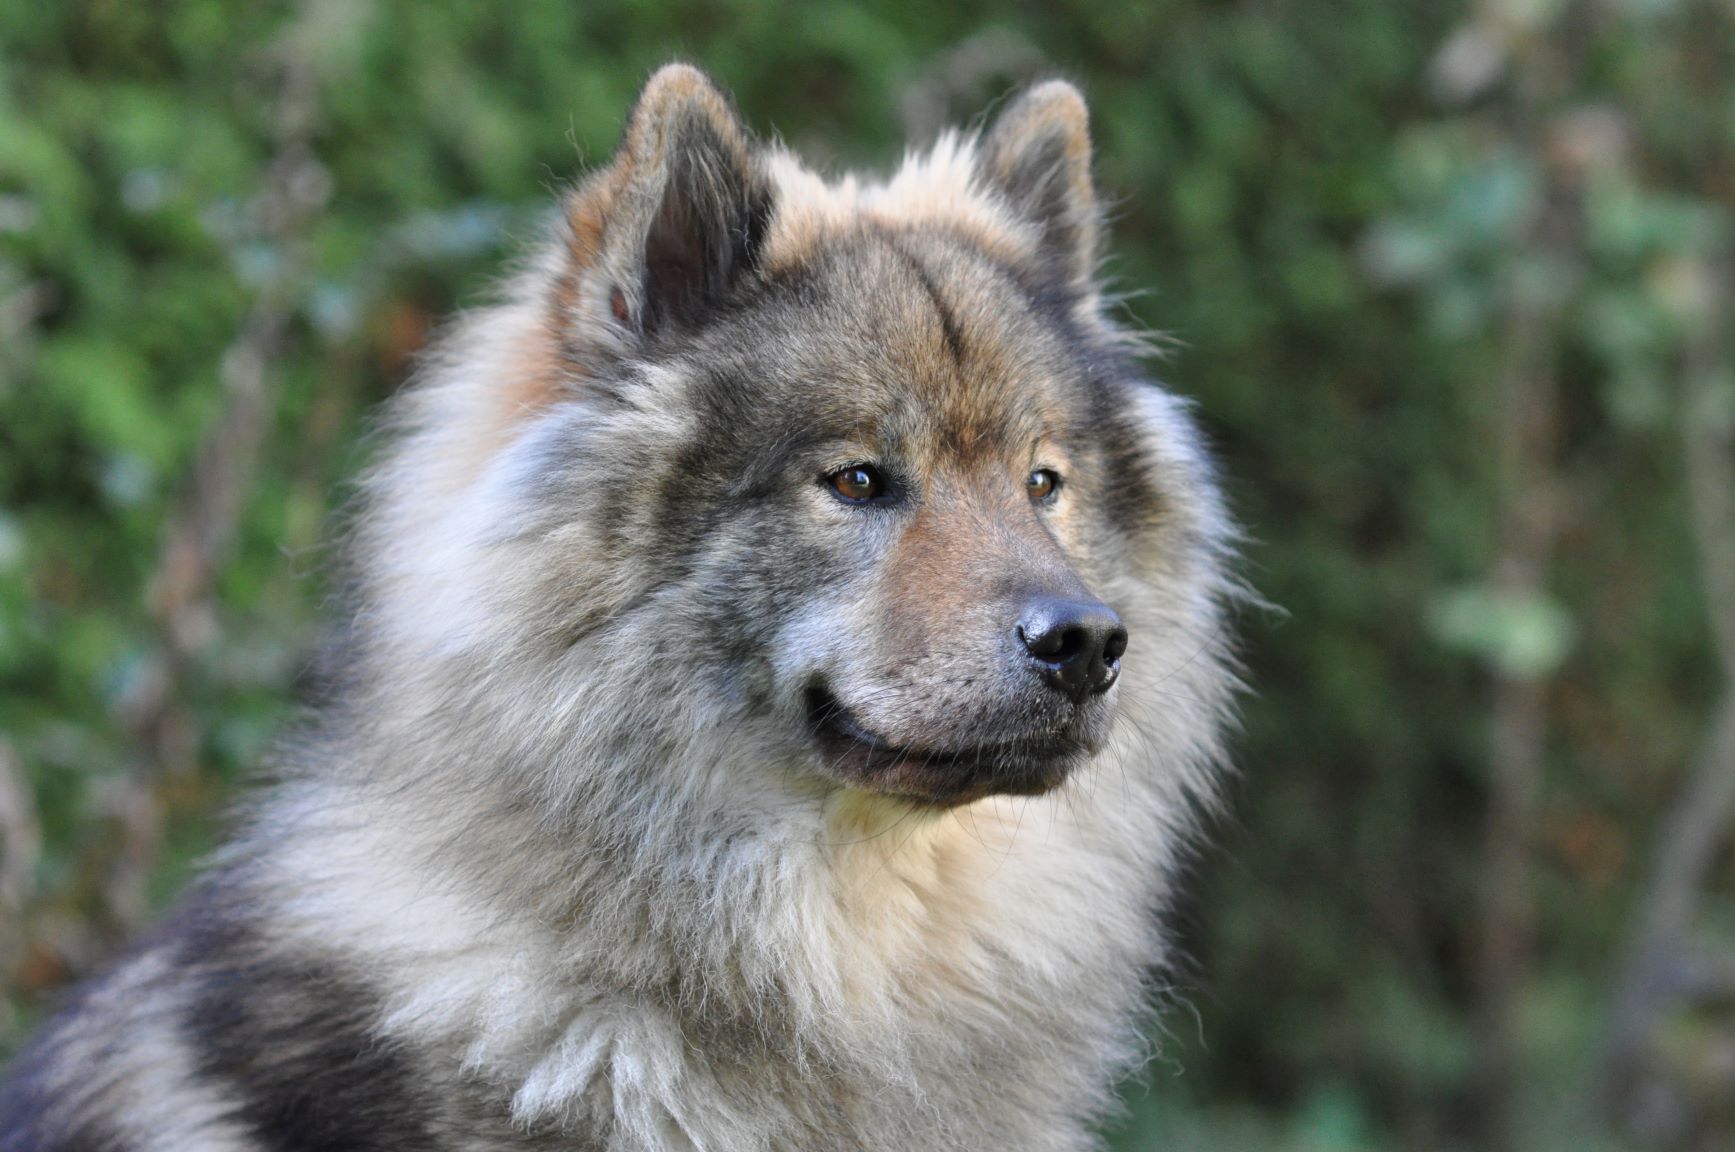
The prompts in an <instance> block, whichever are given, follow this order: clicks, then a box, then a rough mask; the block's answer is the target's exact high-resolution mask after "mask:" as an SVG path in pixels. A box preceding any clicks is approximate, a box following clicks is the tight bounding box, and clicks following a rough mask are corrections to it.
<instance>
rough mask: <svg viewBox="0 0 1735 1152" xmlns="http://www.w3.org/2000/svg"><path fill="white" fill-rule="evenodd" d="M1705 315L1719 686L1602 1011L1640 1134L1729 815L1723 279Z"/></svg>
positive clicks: (1729, 558) (1730, 497) (1707, 482)
mask: <svg viewBox="0 0 1735 1152" xmlns="http://www.w3.org/2000/svg"><path fill="white" fill-rule="evenodd" d="M1710 284H1711V285H1712V290H1711V293H1710V304H1711V307H1710V310H1709V315H1708V317H1707V319H1706V322H1704V323H1703V324H1702V325H1701V326H1700V331H1699V332H1698V334H1697V336H1696V338H1695V339H1694V340H1693V341H1692V342H1691V343H1690V344H1689V346H1688V349H1687V353H1686V363H1685V365H1684V369H1685V377H1686V380H1685V390H1684V391H1685V394H1684V396H1683V403H1682V405H1681V446H1682V449H1683V458H1684V461H1685V465H1686V480H1687V495H1688V498H1689V501H1690V504H1691V511H1692V526H1693V535H1694V541H1695V544H1696V546H1697V551H1698V557H1699V577H1700V582H1701V583H1702V585H1703V586H1704V595H1705V609H1706V614H1707V616H1708V617H1709V620H1710V625H1711V627H1710V634H1711V639H1712V642H1713V645H1714V646H1715V650H1716V656H1717V661H1718V664H1719V666H1720V668H1721V669H1722V674H1723V687H1722V694H1721V698H1720V700H1719V702H1718V704H1717V707H1716V712H1715V718H1714V719H1713V721H1712V723H1711V728H1710V731H1709V732H1708V733H1707V734H1706V736H1705V739H1704V742H1703V744H1702V745H1701V747H1700V749H1699V752H1698V755H1697V756H1696V757H1695V759H1694V762H1693V766H1692V771H1691V774H1690V775H1689V776H1688V779H1687V782H1686V784H1685V786H1684V787H1683V788H1682V789H1681V792H1680V795H1679V797H1677V799H1676V801H1675V804H1674V807H1673V808H1672V809H1671V810H1670V812H1669V814H1668V816H1667V818H1666V819H1665V820H1664V822H1663V826H1662V830H1661V832H1660V834H1659V836H1658V839H1657V848H1656V856H1655V858H1654V861H1653V863H1652V866H1651V874H1650V881H1649V883H1647V884H1646V885H1645V888H1644V890H1643V891H1642V892H1641V893H1640V896H1639V900H1638V905H1637V907H1638V909H1639V915H1638V918H1637V923H1636V925H1635V926H1634V929H1633V933H1632V937H1631V939H1630V940H1629V942H1628V945H1627V951H1626V961H1625V964H1624V966H1623V969H1622V975H1621V978H1620V981H1619V983H1618V984H1617V985H1616V988H1615V995H1614V1000H1613V1007H1612V1009H1611V1014H1610V1021H1609V1028H1608V1041H1607V1051H1606V1053H1605V1058H1604V1069H1605V1076H1606V1078H1607V1081H1608V1084H1609V1087H1610V1088H1611V1089H1612V1091H1611V1092H1610V1093H1609V1094H1608V1099H1609V1100H1610V1101H1611V1103H1612V1105H1613V1107H1614V1109H1615V1111H1616V1112H1617V1114H1618V1115H1617V1117H1616V1118H1617V1119H1618V1120H1620V1121H1622V1122H1624V1123H1625V1124H1627V1125H1628V1126H1629V1127H1631V1128H1633V1129H1634V1130H1635V1131H1636V1132H1638V1133H1639V1134H1641V1135H1648V1136H1656V1135H1660V1134H1661V1133H1660V1131H1659V1130H1660V1129H1662V1128H1666V1127H1669V1126H1671V1125H1672V1123H1673V1120H1672V1118H1671V1114H1672V1113H1674V1112H1675V1111H1676V1110H1675V1109H1671V1108H1669V1107H1668V1101H1667V1099H1666V1093H1664V1092H1663V1091H1662V1088H1661V1086H1660V1085H1657V1084H1652V1083H1647V1080H1648V1076H1647V1059H1646V1055H1647V1049H1648V1047H1649V1045H1650V1044H1651V1041H1652V1039H1653V1038H1654V1036H1655V1033H1656V1030H1657V1026H1658V1024H1659V1022H1660V1021H1661V1019H1662V1018H1663V1016H1664V1015H1665V1014H1666V1013H1667V1012H1668V1011H1669V1009H1670V1007H1671V1006H1672V1005H1674V1004H1675V1003H1677V1002H1678V1001H1680V1000H1682V999H1686V998H1692V997H1693V996H1694V995H1695V994H1696V993H1695V986H1696V985H1697V984H1698V983H1699V982H1698V981H1696V980H1693V979H1692V978H1691V973H1692V972H1693V971H1695V970H1696V969H1697V968H1698V967H1699V966H1698V965H1695V964H1694V963H1692V958H1691V956H1690V955H1689V952H1690V949H1689V946H1688V939H1687V937H1688V933H1689V931H1690V929H1691V926H1692V923H1693V920H1694V918H1695V916H1696V914H1697V910H1698V905H1699V896H1700V893H1701V891H1702V889H1703V888H1704V886H1705V882H1706V879H1707V878H1708V875H1709V873H1710V870H1711V866H1712V863H1713V860H1714V857H1715V854H1716V851H1717V848H1718V846H1719V845H1720V844H1721V843H1722V841H1723V838H1724V836H1725V835H1726V834H1727V832H1728V829H1729V826H1730V821H1731V817H1732V815H1735V413H1732V412H1731V411H1730V406H1731V398H1730V397H1729V396H1728V395H1727V394H1726V393H1725V391H1724V389H1725V387H1726V385H1727V375H1726V374H1727V371H1728V367H1729V365H1728V352H1727V348H1726V346H1725V341H1726V339H1727V328H1728V325H1729V324H1730V322H1731V320H1732V319H1735V316H1732V315H1731V309H1730V307H1729V300H1730V286H1729V283H1728V276H1727V274H1726V273H1720V274H1718V275H1715V276H1713V277H1711V279H1710Z"/></svg>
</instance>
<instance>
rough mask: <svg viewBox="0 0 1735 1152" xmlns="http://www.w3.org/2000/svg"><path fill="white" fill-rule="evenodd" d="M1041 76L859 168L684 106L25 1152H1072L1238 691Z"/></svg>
mask: <svg viewBox="0 0 1735 1152" xmlns="http://www.w3.org/2000/svg"><path fill="white" fill-rule="evenodd" d="M1099 216H1100V214H1099V211H1098V206H1097V202H1096V199H1095V196H1094V193H1093V190H1092V181H1091V173H1090V140H1089V131H1088V125H1087V119H1086V112H1085V106H1084V102H1083V101H1082V99H1081V98H1080V96H1079V94H1078V92H1077V91H1076V90H1075V89H1073V88H1072V87H1071V86H1069V85H1067V84H1065V83H1062V82H1050V83H1045V84H1041V85H1038V86H1037V87H1035V88H1033V89H1031V90H1029V91H1028V92H1026V93H1024V94H1023V95H1022V96H1021V97H1019V98H1017V99H1015V100H1014V101H1012V102H1011V103H1010V104H1009V106H1008V107H1007V108H1006V109H1005V111H1004V112H1003V113H1002V114H1001V115H1000V116H999V117H998V118H997V119H996V120H995V122H994V123H993V124H992V126H991V127H989V128H988V129H987V130H986V131H985V132H983V133H981V134H980V135H947V136H945V137H942V138H941V139H940V141H939V142H938V143H937V144H936V145H934V147H933V148H932V150H931V151H929V152H927V153H925V154H922V155H916V156H912V157H911V158H909V159H907V160H906V161H905V162H904V164H903V166H902V168H900V169H899V170H898V172H897V174H896V175H895V176H893V177H892V178H891V179H890V180H889V181H887V182H885V183H876V182H872V181H867V180H861V179H857V178H854V177H846V178H844V179H842V180H840V181H837V182H835V183H828V182H827V181H826V180H825V179H823V178H822V177H820V176H818V175H816V174H814V173H813V172H811V171H809V170H808V169H806V168H804V167H803V166H802V165H801V163H800V162H799V161H798V160H797V159H796V158H795V157H793V156H792V155H790V154H789V153H788V152H786V151H784V150H782V149H781V148H778V147H776V146H775V145H767V144H762V143H759V142H757V141H755V139H754V138H753V137H752V136H750V135H749V134H748V132H747V130H746V129H745V128H744V127H743V126H742V124H741V122H740V121H739V120H738V119H737V116H736V114H735V112H734V111H733V109H732V107H731V105H730V103H729V101H728V100H727V99H726V98H725V97H724V96H723V95H721V94H720V93H719V92H718V90H717V89H716V88H715V87H713V86H712V84H711V83H710V82H709V81H708V80H707V79H706V78H705V77H704V76H703V75H701V74H700V73H698V72H696V71H694V70H693V69H692V68H689V67H685V66H680V65H675V66H670V67H667V68H664V69H663V70H662V71H660V72H658V73H657V74H656V75H655V76H654V77H652V79H651V80H650V83H649V84H648V85H647V87H646V88H645V90H644V93H643V94H642V96H641V97H640V99H639V101H638V104H637V106H636V107H635V108H634V110H633V112H632V113H631V116H630V118H629V120H628V122H627V126H626V131H625V135H624V141H623V143H622V144H621V146H620V150H619V152H618V154H617V155H616V156H615V157H614V158H613V160H612V161H611V162H610V164H609V165H608V167H606V168H604V169H603V170H601V171H599V172H597V173H595V174H594V175H592V176H591V177H590V178H589V179H588V180H587V181H586V182H585V183H584V184H583V185H582V186H580V187H579V188H578V189H577V190H576V191H575V192H573V193H571V194H570V195H568V196H567V197H566V198H565V200H564V202H563V204H562V205H561V210H560V212H559V213H558V219H557V220H556V222H555V224H554V226H553V228H552V231H551V233H550V235H549V238H548V240H547V242H546V243H545V244H543V245H542V246H541V248H540V249H539V250H538V251H537V252H536V253H535V254H534V256H533V257H532V259H531V260H530V262H529V263H528V264H527V265H526V266H525V268H524V269H523V271H522V272H521V273H520V274H519V275H518V276H517V277H516V278H515V279H514V280H513V281H512V282H511V284H510V286H509V288H508V289H507V290H506V292H505V294H504V302H503V303H501V304H499V305H497V306H495V307H492V308H488V309H485V310H483V311H480V312H478V313H477V314H475V315H472V316H470V317H468V318H466V319H464V320H463V321H462V322H460V323H459V324H458V325H457V326H456V329H455V330H454V331H453V332H451V333H450V334H449V335H448V336H447V337H446V339H445V340H444V342H443V343H442V344H441V346H440V351H439V352H438V354H437V355H435V356H434V357H433V358H432V359H431V360H430V361H429V362H428V364H427V365H426V367H425V370H424V372H423V378H422V379H421V381H420V382H419V383H418V384H416V385H415V386H414V387H413V388H412V389H410V390H409V391H408V392H407V393H406V395H405V396H404V397H403V399H402V400H401V401H400V402H399V404H398V406H397V408H396V411H395V422H394V435H393V436H392V438H391V446H390V447H389V448H388V449H387V450H386V452H385V455H384V458H383V460H382V462H381V463H380V464H379V466H378V468H377V469H376V470H375V471H374V472H373V473H372V474H371V477H370V479H369V481H368V483H367V489H366V492H367V495H366V498H365V507H364V509H363V511H362V513H361V515H360V518H359V527H358V529H357V532H356V538H355V539H354V541H353V542H352V543H353V555H354V563H355V578H354V584H355V587H354V603H355V608H354V612H353V618H352V622H351V628H350V629H349V630H348V633H347V636H348V640H347V642H346V643H345V645H344V648H345V652H344V655H343V657H342V666H343V672H342V673H341V675H340V677H339V679H338V686H337V689H336V690H335V691H334V693H333V699H332V701H331V703H330V704H329V705H328V706H326V708H325V710H324V714H323V716H322V718H321V720H320V722H319V723H318V725H317V727H316V728H315V729H314V731H313V732H312V733H311V734H309V735H307V736H305V737H303V738H302V739H301V740H300V741H299V743H298V744H296V745H295V746H294V747H293V748H292V749H291V750H290V752H289V753H288V754H287V755H286V756H285V757H284V760H283V763H282V764H281V765H280V776H281V779H280V780H279V782H277V783H276V784H275V785H273V786H272V787H271V788H270V789H269V790H267V791H265V792H263V794H261V795H260V796H259V797H258V798H257V799H256V801H255V802H254V803H253V805H252V806H251V808H250V809H249V810H248V813H247V817H246V819H245V821H244V824H243V827H242V830H241V831H240V832H239V834H238V836H237V838H236V839H235V842H234V844H233V845H232V846H231V847H230V848H229V849H228V850H227V851H225V852H224V853H223V854H221V856H220V857H219V858H218V859H217V861H215V863H214V865H213V866H212V868H211V870H210V872H209V874H208V875H207V876H206V878H205V879H204V881H203V882H202V883H201V884H200V885H199V887H198V888H197V889H196V891H195V892H194V893H193V894H192V895H191V896H190V898H189V900H188V901H187V903H186V904H185V906H184V908H183V909H182V911H181V912H180V913H179V914H178V915H176V916H175V917H174V918H173V919H171V920H170V922H169V923H168V924H167V925H166V926H165V927H164V928H163V929H162V930H161V931H160V932H159V933H157V934H156V935H153V936H151V937H149V938H148V939H146V940H145V941H144V942H143V943H141V944H140V945H139V946H138V947H137V948H136V949H135V950H134V951H133V952H132V953H131V955H130V957H129V958H128V959H126V960H125V961H124V962H123V963H121V964H120V965H119V966H118V967H117V968H116V969H115V970H114V971H113V972H112V973H110V974H109V975H108V976H107V977H106V978H104V979H102V980H99V981H98V982H96V983H95V984H93V985H91V986H90V987H88V988H86V989H85V990H84V991H83V992H82V993H81V994H79V995H78V996H77V997H76V998H75V999H74V1000H73V1001H72V1003H71V1004H70V1005H69V1006H68V1007H67V1008H66V1010H65V1011H64V1013H63V1014H62V1015H61V1016H60V1017H59V1018H58V1019H57V1020H56V1021H55V1022H53V1023H51V1024H50V1025H49V1026H48V1027H47V1029H46V1030H45V1031H44V1032H43V1034H42V1035H41V1036H40V1037H39V1038H38V1039H37V1041H36V1043H35V1045H34V1046H33V1047H32V1048H31V1049H30V1050H28V1051H27V1052H26V1053H25V1054H24V1055H23V1057H22V1058H21V1059H20V1060H19V1062H18V1064H17V1067H16V1068H15V1069H14V1070H13V1072H12V1079H11V1082H10V1085H9V1087H8V1088H7V1089H6V1090H5V1093H4V1095H3V1097H0V1149H4V1150H5V1152H26V1150H30V1152H46V1150H53V1152H98V1150H100V1152H140V1150H144V1149H160V1150H163V1152H198V1150H209V1152H242V1150H272V1152H314V1150H331V1152H336V1150H339V1149H341V1150H345V1152H355V1150H368V1149H373V1150H400V1149H401V1150H412V1149H414V1150H422V1149H477V1150H482V1149H599V1150H602V1149H606V1150H610V1152H616V1150H618V1152H627V1150H652V1149H657V1150H661V1149H710V1150H716V1152H733V1150H737V1149H788V1150H800V1152H827V1150H836V1152H846V1150H847V1152H859V1150H861V1149H872V1150H897V1152H911V1150H916V1149H971V1150H973V1149H1005V1150H1008V1152H1037V1150H1042V1149H1083V1148H1089V1147H1092V1146H1094V1145H1095V1143H1096V1141H1097V1138H1096V1136H1095V1135H1094V1134H1093V1132H1094V1126H1095V1124H1096V1123H1097V1122H1098V1121H1099V1120H1100V1119H1101V1117H1102V1115H1103V1113H1104V1112H1105V1110H1108V1109H1110V1108H1111V1107H1112V1104H1113V1099H1114V1096H1113V1089H1114V1086H1115V1084H1116V1081H1117V1078H1119V1077H1121V1076H1122V1075H1123V1074H1124V1073H1126V1072H1127V1071H1128V1069H1129V1068H1130V1067H1131V1066H1132V1065H1134V1064H1135V1063H1136V1062H1137V1061H1138V1059H1139V1057H1140V1055H1141V1051H1142V1048H1141V1039H1140V1037H1141V1028H1142V1024H1143V1023H1144V1020H1143V1017H1144V1015H1145V1012H1144V1008H1145V1006H1146V1004H1147V1003H1148V1000H1149V989H1150V983H1151V974H1152V972H1153V971H1154V970H1156V966H1158V965H1160V963H1161V961H1162V959H1163V955H1164V946H1163V945H1164V937H1163V934H1162V933H1161V931H1160V930H1159V927H1158V922H1157V914H1158V912H1159V911H1160V909H1161V907H1162V905H1163V903H1164V900H1165V896H1166V892H1167V883H1168V879H1167V878H1168V877H1170V876H1171V875H1172V874H1173V870H1174V864H1175V862H1176V858H1177V856H1178V855H1179V854H1180V853H1181V852H1182V851H1183V849H1184V846H1185V844H1186V843H1187V842H1188V840H1189V830H1190V828H1191V827H1192V826H1193V823H1194V816H1193V813H1194V810H1195V808H1196V807H1197V805H1198V804H1199V802H1200V801H1201V799H1203V798H1204V797H1206V796H1207V794H1208V792H1209V789H1210V783H1211V780H1212V778H1213V776H1214V775H1215V768H1216V765H1217V764H1218V763H1219V761H1220V759H1221V753H1222V746H1221V743H1220V732H1221V729H1222V727H1223V724H1224V721H1225V717H1226V715H1227V713H1228V710H1229V708H1230V704H1231V697H1232V696H1233V694H1234V681H1233V676H1232V675H1231V673H1230V672H1229V671H1228V668H1227V664H1228V656H1227V655H1226V647H1227V644H1226V626H1225V615H1226V612H1227V610H1228V608H1229V606H1230V601H1231V600H1232V599H1233V598H1234V596H1235V583H1234V581H1233V580H1232V579H1231V578H1230V577H1229V576H1228V574H1227V573H1226V570H1225V561H1226V553H1227V551H1228V540H1229V536H1230V530H1229V526H1228V522H1227V520H1226V518H1225V516H1224V513H1223V511H1222V508H1221V506H1220V501H1219V496H1218V491H1217V488H1216V487H1215V484H1214V481H1213V478H1212V472H1211V469H1210V467H1209V465H1208V462H1207V461H1206V459H1205V456H1204V454H1203V451H1202V448H1201V445H1200V439H1199V435H1198V433H1197V431H1196V430H1195V428H1194V426H1193V424H1192V423H1191V421H1190V420H1189V417H1188V414H1187V412H1186V410H1185V407H1184V406H1183V404H1182V403H1180V402H1179V401H1177V400H1176V399H1175V398H1173V397H1172V396H1170V395H1169V394H1167V393H1165V392H1164V391H1163V390H1162V389H1161V388H1159V387H1158V386H1157V385H1155V384H1154V383H1152V382H1151V381H1150V380H1149V379H1148V378H1146V377H1145V376H1144V375H1142V374H1141V373H1140V370H1139V368H1138V366H1137V360H1138V355H1139V351H1140V349H1139V343H1138V341H1137V339H1136V338H1134V337H1133V336H1131V335H1129V334H1128V333H1126V332H1124V331H1123V330H1121V329H1120V328H1119V327H1117V326H1116V324H1115V323H1114V321H1112V320H1111V319H1110V318H1109V317H1108V315H1107V314H1106V313H1107V310H1108V309H1107V307H1106V305H1105V300H1104V297H1103V294H1102V288H1101V285H1100V283H1099V281H1098V280H1097V278H1096V266H1097V260H1098V240H1099V231H1100V225H1099Z"/></svg>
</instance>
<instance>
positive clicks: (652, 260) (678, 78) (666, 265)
mask: <svg viewBox="0 0 1735 1152" xmlns="http://www.w3.org/2000/svg"><path fill="white" fill-rule="evenodd" d="M618 163H619V164H620V165H622V166H623V167H624V170H625V173H626V176H627V179H626V185H625V188H624V190H623V191H624V195H623V196H622V198H621V199H620V201H618V202H617V212H616V217H615V220H614V221H613V222H611V224H610V232H611V236H610V243H609V247H611V248H615V249H616V251H615V252H613V253H611V256H612V258H611V259H610V260H608V262H607V263H608V265H609V266H610V268H611V271H612V272H613V274H614V275H615V276H616V279H617V282H616V283H615V285H614V286H613V289H612V291H611V293H610V298H609V301H610V311H611V312H612V313H613V317H614V319H615V321H616V322H618V323H621V324H623V325H626V326H627V327H629V328H632V329H635V330H636V331H637V332H638V333H639V334H642V335H643V336H645V337H647V338H649V337H655V336H659V335H662V334H665V333H667V332H669V331H671V330H673V329H676V328H687V327H692V326H696V325H698V324H701V323H703V322H704V320H705V318H706V316H707V315H708V314H709V313H710V311H711V310H712V309H713V308H714V307H715V306H716V305H717V304H718V303H719V302H720V301H721V300H722V299H723V298H724V296H726V295H727V293H728V292H729V290H730V289H731V288H732V287H734V286H735V285H736V284H737V283H738V282H739V281H740V279H741V278H742V277H743V276H745V275H747V274H748V273H750V272H751V271H752V269H753V268H754V267H755V265H756V264H757V261H758V258H759V253H760V248H761V246H762V244H763V241H764V237H765V232H766V229H767V227H768V225H769V223H770V218H771V186H770V180H769V178H768V177H767V176H766V174H765V172H764V167H763V159H762V156H761V154H760V152H759V149H758V148H757V146H756V145H755V144H754V142H753V141H752V139H751V138H750V136H749V135H748V133H747V130H746V129H745V127H743V126H742V124H741V122H740V120H739V119H738V118H737V116H736V115H735V112H734V110H733V109H732V108H731V107H730V105H729V102H728V100H727V99H726V98H725V97H724V96H723V95H722V93H720V92H719V91H718V90H717V89H716V88H715V87H714V86H713V85H712V84H711V82H710V81H709V80H707V79H706V78H705V77H704V76H703V74H701V73H699V72H698V71H697V70H695V69H693V68H689V67H687V66H685V65H670V66H669V67H666V68H664V69H662V70H660V71H659V72H657V73H656V75H654V76H653V77H652V78H651V80H650V82H649V83H648V84H646V86H645V90H644V93H643V94H642V95H641V96H640V97H639V102H638V105H637V106H636V107H635V108H634V110H633V113H632V116H631V117H630V119H629V121H628V125H627V136H626V140H625V141H624V142H623V144H622V147H621V155H620V158H619V160H618Z"/></svg>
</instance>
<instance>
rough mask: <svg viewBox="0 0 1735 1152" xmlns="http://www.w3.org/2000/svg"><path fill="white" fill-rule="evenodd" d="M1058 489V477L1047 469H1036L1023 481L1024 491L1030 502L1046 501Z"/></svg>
mask: <svg viewBox="0 0 1735 1152" xmlns="http://www.w3.org/2000/svg"><path fill="white" fill-rule="evenodd" d="M1059 487H1060V476H1059V475H1058V474H1057V473H1055V472H1054V471H1052V470H1050V469H1048V468H1038V469H1037V470H1036V471H1034V472H1032V473H1031V474H1030V475H1029V476H1028V477H1026V478H1025V480H1024V490H1025V491H1026V492H1028V493H1030V498H1031V499H1032V500H1046V499H1048V498H1049V497H1050V496H1052V495H1054V493H1055V491H1056V489H1058V488H1059Z"/></svg>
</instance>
